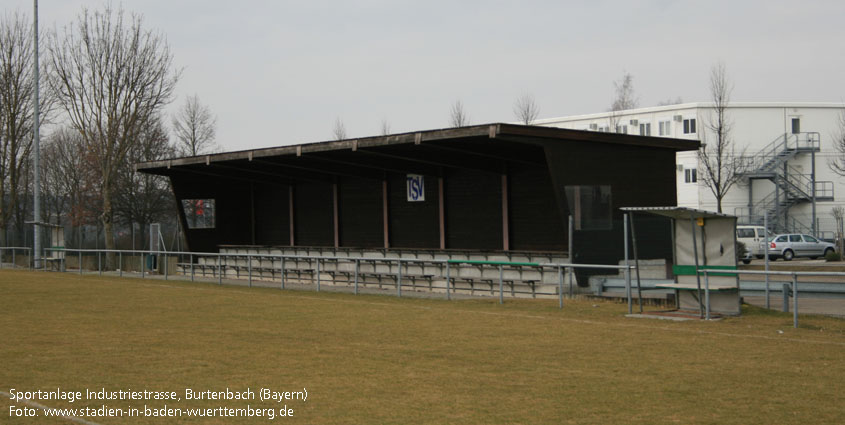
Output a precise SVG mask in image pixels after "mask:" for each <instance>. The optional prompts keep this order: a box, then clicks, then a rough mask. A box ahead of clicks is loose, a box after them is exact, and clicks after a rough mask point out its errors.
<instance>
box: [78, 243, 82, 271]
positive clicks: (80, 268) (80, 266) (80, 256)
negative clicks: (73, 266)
mask: <svg viewBox="0 0 845 425" xmlns="http://www.w3.org/2000/svg"><path fill="white" fill-rule="evenodd" d="M77 253H78V255H77V257H78V258H79V260H78V261H79V275H80V276H82V250H81V249H80V250H79V251H77Z"/></svg>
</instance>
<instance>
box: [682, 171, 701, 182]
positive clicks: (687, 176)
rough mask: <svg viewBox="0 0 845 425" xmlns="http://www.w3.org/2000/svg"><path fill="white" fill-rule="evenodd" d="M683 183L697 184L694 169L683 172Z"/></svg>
mask: <svg viewBox="0 0 845 425" xmlns="http://www.w3.org/2000/svg"><path fill="white" fill-rule="evenodd" d="M684 182H686V183H696V182H698V170H696V169H695V168H687V169H685V170H684Z"/></svg>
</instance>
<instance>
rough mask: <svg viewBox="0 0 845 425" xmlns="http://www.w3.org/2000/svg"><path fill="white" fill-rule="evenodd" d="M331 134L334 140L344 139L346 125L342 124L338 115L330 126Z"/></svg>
mask: <svg viewBox="0 0 845 425" xmlns="http://www.w3.org/2000/svg"><path fill="white" fill-rule="evenodd" d="M332 135H333V136H334V139H335V140H344V139H346V126H344V125H343V121H342V120H341V119H340V117H337V118H335V120H334V127H332Z"/></svg>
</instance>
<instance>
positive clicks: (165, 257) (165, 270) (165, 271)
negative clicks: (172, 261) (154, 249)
mask: <svg viewBox="0 0 845 425" xmlns="http://www.w3.org/2000/svg"><path fill="white" fill-rule="evenodd" d="M162 258H163V259H164V280H167V253H166V252H165V253H164V257H162Z"/></svg>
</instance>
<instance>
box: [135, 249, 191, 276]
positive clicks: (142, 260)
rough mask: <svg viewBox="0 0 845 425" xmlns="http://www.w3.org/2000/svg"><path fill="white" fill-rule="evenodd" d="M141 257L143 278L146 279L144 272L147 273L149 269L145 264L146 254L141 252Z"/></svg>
mask: <svg viewBox="0 0 845 425" xmlns="http://www.w3.org/2000/svg"><path fill="white" fill-rule="evenodd" d="M139 257H140V258H139V260H141V278H144V277H146V276H144V272H145V271H146V269H147V263H146V262H144V253H143V252H141V253H140V255H139ZM192 277H193V276H192Z"/></svg>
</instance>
